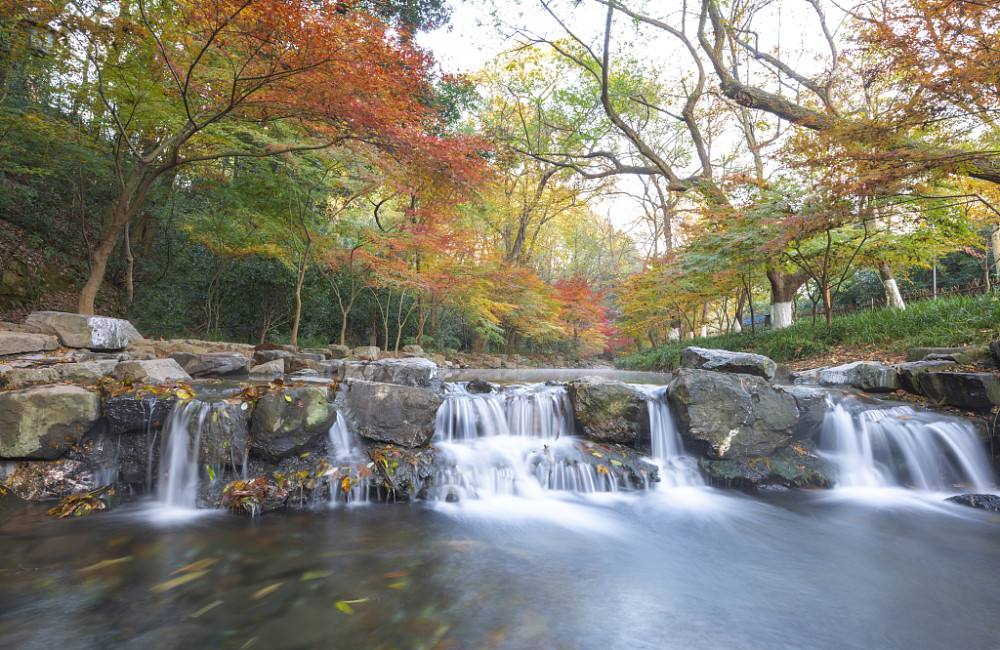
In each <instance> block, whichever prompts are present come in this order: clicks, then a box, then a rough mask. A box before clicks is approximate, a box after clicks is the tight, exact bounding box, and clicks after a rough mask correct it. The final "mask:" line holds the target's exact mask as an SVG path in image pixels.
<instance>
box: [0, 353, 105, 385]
mask: <svg viewBox="0 0 1000 650" xmlns="http://www.w3.org/2000/svg"><path fill="white" fill-rule="evenodd" d="M117 365H118V362H117V361H115V360H113V359H95V360H93V361H79V362H74V363H57V364H53V365H51V366H42V367H27V368H16V367H13V368H12V367H4V366H0V388H25V387H27V386H36V385H38V384H55V383H59V382H70V383H75V384H85V383H93V382H96V381H97V380H98V379H100V378H101V377H106V376H108V375H110V374H111V372H112V371H113V370H114V369H115V366H117Z"/></svg>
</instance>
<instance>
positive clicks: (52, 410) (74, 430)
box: [0, 386, 100, 460]
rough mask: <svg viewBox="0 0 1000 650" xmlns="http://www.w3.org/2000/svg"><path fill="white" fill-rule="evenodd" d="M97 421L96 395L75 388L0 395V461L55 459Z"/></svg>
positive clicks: (56, 388) (38, 388)
mask: <svg viewBox="0 0 1000 650" xmlns="http://www.w3.org/2000/svg"><path fill="white" fill-rule="evenodd" d="M99 417H100V400H99V399H98V397H97V394H96V393H92V392H90V391H87V390H84V389H82V388H80V387H78V386H40V387H37V388H26V389H23V390H16V391H10V392H6V393H0V458H31V459H45V460H51V459H55V458H59V457H60V456H62V455H63V454H64V453H65V452H66V450H67V449H69V447H70V446H72V445H74V444H76V443H78V442H79V441H80V439H81V438H82V437H83V434H85V433H86V432H87V431H89V430H90V428H91V427H92V426H93V425H94V424H95V423H96V422H97V419H98V418H99Z"/></svg>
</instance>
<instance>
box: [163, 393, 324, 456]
mask: <svg viewBox="0 0 1000 650" xmlns="http://www.w3.org/2000/svg"><path fill="white" fill-rule="evenodd" d="M324 397H325V396H324ZM186 404H188V407H189V408H192V409H194V410H195V412H193V413H191V417H190V418H189V419H188V435H189V440H195V439H196V438H197V440H198V443H199V453H198V462H200V463H202V464H207V465H211V466H215V467H233V468H237V467H242V466H243V460H244V458H245V457H246V453H247V445H248V444H249V439H250V413H251V411H250V409H249V408H247V405H246V404H244V403H242V402H236V403H232V404H230V403H229V402H224V401H214V402H187V403H186ZM175 408H180V407H175Z"/></svg>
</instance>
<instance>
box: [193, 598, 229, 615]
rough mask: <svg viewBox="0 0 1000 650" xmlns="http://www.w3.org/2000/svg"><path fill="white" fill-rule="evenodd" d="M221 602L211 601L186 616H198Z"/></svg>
mask: <svg viewBox="0 0 1000 650" xmlns="http://www.w3.org/2000/svg"><path fill="white" fill-rule="evenodd" d="M221 604H222V601H221V600H216V601H214V602H211V603H209V604H207V605H205V606H204V607H202V608H201V609H199V610H198V611H197V612H194V613H193V614H191V615H190V616H188V618H198V617H199V616H201V615H202V614H205V613H207V612H210V611H212V610H213V609H215V608H216V607H218V606H219V605H221Z"/></svg>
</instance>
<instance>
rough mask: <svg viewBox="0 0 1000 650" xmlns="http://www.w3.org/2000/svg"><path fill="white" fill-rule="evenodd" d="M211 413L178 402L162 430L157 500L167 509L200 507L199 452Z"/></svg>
mask: <svg viewBox="0 0 1000 650" xmlns="http://www.w3.org/2000/svg"><path fill="white" fill-rule="evenodd" d="M210 410H211V409H209V408H206V404H205V403H204V402H199V401H197V400H190V401H183V402H178V403H177V404H176V405H175V406H174V408H173V409H172V410H171V411H170V416H169V417H168V418H167V422H166V424H164V426H163V433H162V434H161V436H160V441H161V442H160V473H159V481H158V483H157V486H156V497H157V501H159V502H160V503H161V504H162V505H163V506H165V507H168V508H194V507H195V506H196V505H197V501H198V450H199V448H200V447H201V431H202V427H203V426H204V424H205V419H206V418H207V416H208V414H209V412H210ZM192 424H194V426H192ZM192 431H193V432H194V435H192Z"/></svg>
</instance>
